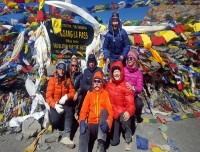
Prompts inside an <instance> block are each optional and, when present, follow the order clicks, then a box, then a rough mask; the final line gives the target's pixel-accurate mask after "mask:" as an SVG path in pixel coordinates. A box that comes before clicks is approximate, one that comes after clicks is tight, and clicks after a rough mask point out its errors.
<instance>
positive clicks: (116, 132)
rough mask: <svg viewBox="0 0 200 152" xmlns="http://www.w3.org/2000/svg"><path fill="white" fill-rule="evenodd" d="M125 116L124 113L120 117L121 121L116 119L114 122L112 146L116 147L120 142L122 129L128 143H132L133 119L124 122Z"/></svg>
mask: <svg viewBox="0 0 200 152" xmlns="http://www.w3.org/2000/svg"><path fill="white" fill-rule="evenodd" d="M123 114H124V113H122V114H121V115H120V117H119V119H114V121H113V128H112V132H111V139H110V144H111V145H112V146H116V145H118V144H119V142H120V128H122V131H123V132H124V137H125V141H126V143H130V142H131V141H132V131H131V119H128V120H127V121H124V118H123Z"/></svg>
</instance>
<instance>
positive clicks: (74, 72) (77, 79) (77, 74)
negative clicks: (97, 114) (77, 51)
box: [69, 56, 83, 119]
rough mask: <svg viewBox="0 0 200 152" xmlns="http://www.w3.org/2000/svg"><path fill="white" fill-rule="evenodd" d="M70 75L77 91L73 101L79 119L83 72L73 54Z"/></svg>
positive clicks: (76, 116)
mask: <svg viewBox="0 0 200 152" xmlns="http://www.w3.org/2000/svg"><path fill="white" fill-rule="evenodd" d="M69 71H70V77H71V80H72V85H73V87H74V89H75V91H76V93H75V95H74V98H73V101H74V103H75V118H76V119H78V116H79V112H80V108H81V106H82V102H83V95H82V94H83V88H82V80H83V74H82V72H81V71H80V65H79V62H78V59H77V57H76V56H72V58H71V61H70V65H69Z"/></svg>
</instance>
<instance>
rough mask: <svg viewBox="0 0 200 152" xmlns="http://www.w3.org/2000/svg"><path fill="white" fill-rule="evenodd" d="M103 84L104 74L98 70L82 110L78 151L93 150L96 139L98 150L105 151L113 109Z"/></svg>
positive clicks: (90, 151) (99, 151)
mask: <svg viewBox="0 0 200 152" xmlns="http://www.w3.org/2000/svg"><path fill="white" fill-rule="evenodd" d="M103 85H104V80H103V75H102V73H101V72H100V71H97V72H96V73H95V74H94V77H93V79H92V90H91V91H88V92H87V95H86V96H85V99H84V101H83V105H82V108H81V111H80V116H79V123H80V137H79V148H78V152H92V149H93V145H94V142H95V140H96V139H97V141H98V145H97V152H105V141H106V139H107V133H108V132H109V131H110V130H111V126H112V121H113V111H112V105H111V103H110V99H109V95H108V92H107V91H106V90H105V89H104V87H103Z"/></svg>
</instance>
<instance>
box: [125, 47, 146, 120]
mask: <svg viewBox="0 0 200 152" xmlns="http://www.w3.org/2000/svg"><path fill="white" fill-rule="evenodd" d="M137 61H138V53H137V49H136V48H131V50H130V51H129V52H128V55H127V60H126V67H125V68H124V72H125V81H126V86H127V87H128V88H129V89H130V90H132V91H133V94H134V96H135V97H134V99H135V100H134V101H135V107H136V112H135V117H136V119H137V122H138V123H141V122H142V121H143V119H142V117H141V115H142V108H143V106H144V103H143V101H142V99H141V98H140V97H139V96H138V94H140V93H141V92H142V89H143V74H142V72H141V71H140V70H139V69H138V63H137Z"/></svg>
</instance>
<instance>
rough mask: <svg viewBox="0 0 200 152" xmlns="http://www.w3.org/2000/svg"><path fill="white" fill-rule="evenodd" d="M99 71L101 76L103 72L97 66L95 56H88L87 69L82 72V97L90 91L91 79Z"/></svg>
mask: <svg viewBox="0 0 200 152" xmlns="http://www.w3.org/2000/svg"><path fill="white" fill-rule="evenodd" d="M97 71H100V72H101V73H102V74H103V71H102V69H101V68H100V67H98V66H97V60H96V57H95V55H94V54H93V53H92V54H89V56H88V59H87V68H86V69H85V70H84V71H83V81H82V88H83V96H85V95H86V94H87V92H88V91H92V78H93V76H94V73H95V72H97Z"/></svg>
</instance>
